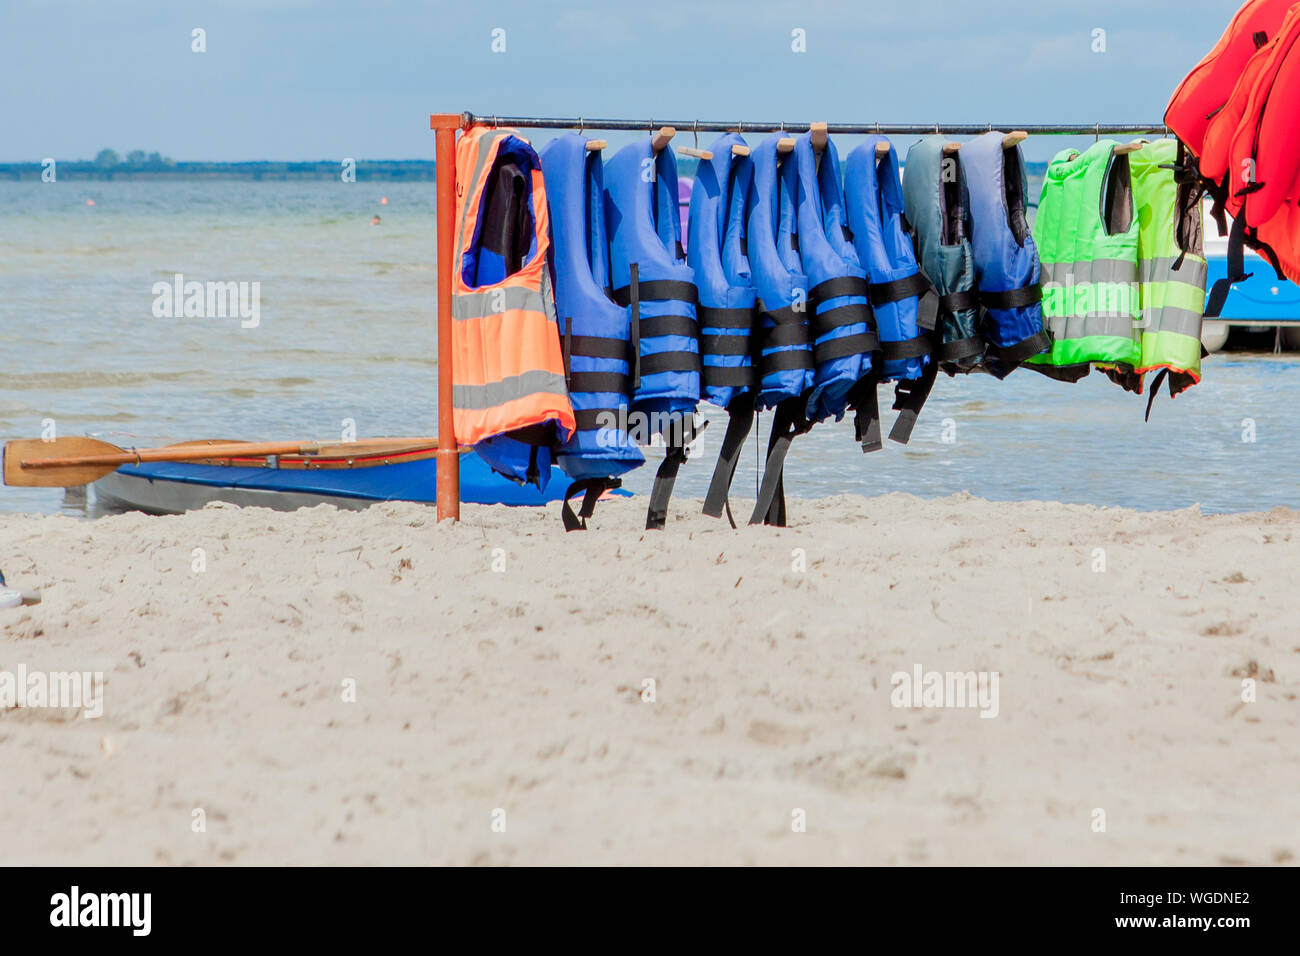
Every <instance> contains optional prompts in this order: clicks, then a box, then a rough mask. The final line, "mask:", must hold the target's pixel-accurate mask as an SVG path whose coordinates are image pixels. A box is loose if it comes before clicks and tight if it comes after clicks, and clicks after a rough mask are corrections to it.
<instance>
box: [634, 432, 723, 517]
mask: <svg viewBox="0 0 1300 956" xmlns="http://www.w3.org/2000/svg"><path fill="white" fill-rule="evenodd" d="M708 424H709V423H708V422H705V423H704V424H703V425H700V426H699V427H698V428H697V427H696V425H695V421H694V417H693V416H692V418H691V420H690V421H689V422H688V423H683V427H680V428H673V429H671V430H670V434H668V435H665V436H664V444H665V449H664V460H663V461H661V462H660V463H659V470H658V471H656V472H655V480H654V484H653V485H652V486H651V487H650V505H649V507H648V508H647V509H646V516H645V528H646V530H647V531H662V530H663V529H664V524H665V523H666V522H667V521H668V500H669V499H670V498H672V496H673V485H674V484H675V483H676V482H677V471H678V469H680V468H681V467H682V464H683V463H684V462H685V461H686V445H687V444H688V443H689V442H691V441H693V440H694V439H695V436H696V435H698V434H699V433H700V432H702V431H704V429H705V428H706V427H707V426H708Z"/></svg>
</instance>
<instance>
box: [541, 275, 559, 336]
mask: <svg viewBox="0 0 1300 956" xmlns="http://www.w3.org/2000/svg"><path fill="white" fill-rule="evenodd" d="M542 310H543V312H544V313H545V314H546V320H547V321H548V322H551V323H554V324H557V325H558V322H557V320H556V317H555V296H554V295H552V294H551V270H550V269H543V270H542Z"/></svg>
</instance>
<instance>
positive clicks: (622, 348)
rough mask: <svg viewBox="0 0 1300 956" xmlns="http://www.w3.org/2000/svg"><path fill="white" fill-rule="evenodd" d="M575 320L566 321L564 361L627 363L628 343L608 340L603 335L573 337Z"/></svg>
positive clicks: (620, 340)
mask: <svg viewBox="0 0 1300 956" xmlns="http://www.w3.org/2000/svg"><path fill="white" fill-rule="evenodd" d="M572 327H573V319H565V320H564V359H565V364H566V365H567V364H568V360H569V357H570V356H573V355H577V356H578V357H580V358H598V359H617V360H619V361H620V362H623V361H627V342H626V340H624V339H607V338H605V337H604V336H603V335H573V334H572V333H571V331H570V330H571V329H572Z"/></svg>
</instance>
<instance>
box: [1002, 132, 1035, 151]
mask: <svg viewBox="0 0 1300 956" xmlns="http://www.w3.org/2000/svg"><path fill="white" fill-rule="evenodd" d="M1027 139H1029V134H1028V133H1026V132H1025V131H1024V130H1023V129H1018V130H1013V131H1012V132H1010V133H1007V135H1006V136H1003V137H1002V148H1003V149H1010V148H1011V147H1012V146H1017V145H1019V144H1020V143H1023V142H1024V141H1025V140H1027Z"/></svg>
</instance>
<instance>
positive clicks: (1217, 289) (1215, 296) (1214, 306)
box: [1147, 209, 1254, 417]
mask: <svg viewBox="0 0 1300 956" xmlns="http://www.w3.org/2000/svg"><path fill="white" fill-rule="evenodd" d="M1245 212H1246V211H1245V210H1244V209H1243V210H1241V212H1239V213H1238V214H1237V218H1236V219H1234V220H1232V232H1230V233H1228V274H1227V275H1225V276H1224V277H1223V278H1222V279H1215V280H1214V285H1213V286H1211V287H1210V298H1209V299H1208V300H1207V301H1206V303H1205V317H1206V318H1207V319H1215V318H1218V317H1219V313H1221V312H1222V311H1223V306H1224V304H1225V303H1226V302H1227V301H1228V290H1229V289H1231V288H1232V286H1233V285H1235V284H1236V283H1238V282H1244V281H1246V280H1247V279H1249V278H1250V277H1251V276H1252V275H1254V273H1253V272H1247V271H1246V255H1245V251H1246V215H1245ZM1150 415H1151V406H1150V403H1148V404H1147V416H1148V417H1150Z"/></svg>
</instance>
